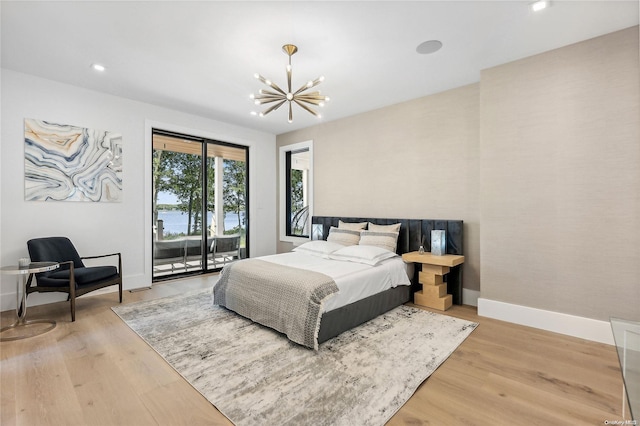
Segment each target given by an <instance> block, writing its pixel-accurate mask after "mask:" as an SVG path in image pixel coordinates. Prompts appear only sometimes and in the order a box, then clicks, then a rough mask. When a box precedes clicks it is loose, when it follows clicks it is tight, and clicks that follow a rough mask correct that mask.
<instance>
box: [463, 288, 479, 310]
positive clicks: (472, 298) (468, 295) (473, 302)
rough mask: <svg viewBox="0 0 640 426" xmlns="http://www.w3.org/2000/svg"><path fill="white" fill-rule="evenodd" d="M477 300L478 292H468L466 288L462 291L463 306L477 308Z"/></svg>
mask: <svg viewBox="0 0 640 426" xmlns="http://www.w3.org/2000/svg"><path fill="white" fill-rule="evenodd" d="M479 298H480V292H479V291H478V290H469V289H467V288H463V289H462V304H463V305H469V306H478V299H479Z"/></svg>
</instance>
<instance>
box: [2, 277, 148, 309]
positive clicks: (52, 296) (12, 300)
mask: <svg viewBox="0 0 640 426" xmlns="http://www.w3.org/2000/svg"><path fill="white" fill-rule="evenodd" d="M122 283H123V285H122V290H123V291H126V290H135V289H138V288H140V289H147V288H150V284H151V281H150V280H149V279H147V277H146V276H145V275H143V274H139V275H125V276H124V277H123V279H122ZM117 291H118V286H117V285H112V286H109V287H105V288H101V289H98V290H95V291H92V292H91V293H87V294H85V295H82V296H80V297H90V296H97V295H100V294H105V293H113V292H117ZM65 300H67V295H66V294H65V293H56V292H51V293H32V294H31V295H29V297H28V298H27V308H28V307H29V306H38V305H46V304H48V303H56V302H62V301H65ZM16 303H17V295H16V290H15V284H14V287H13V291H12V292H9V293H2V294H0V312H4V311H15V310H16ZM27 312H28V310H27ZM27 315H28V313H27Z"/></svg>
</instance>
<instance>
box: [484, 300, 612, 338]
mask: <svg viewBox="0 0 640 426" xmlns="http://www.w3.org/2000/svg"><path fill="white" fill-rule="evenodd" d="M478 315H480V316H483V317H488V318H494V319H498V320H502V321H508V322H511V323H514V324H520V325H526V326H528V327H534V328H539V329H542V330H547V331H552V332H554V333H560V334H566V335H569V336H573V337H579V338H581V339H587V340H591V341H594V342H600V343H606V344H608V345H614V344H615V342H614V340H613V332H612V331H611V325H610V324H609V322H607V321H600V320H594V319H591V318H585V317H579V316H575V315H569V314H563V313H560V312H553V311H546V310H543V309H537V308H530V307H528V306H522V305H515V304H512V303H505V302H499V301H497V300H491V299H485V298H482V297H481V298H479V299H478Z"/></svg>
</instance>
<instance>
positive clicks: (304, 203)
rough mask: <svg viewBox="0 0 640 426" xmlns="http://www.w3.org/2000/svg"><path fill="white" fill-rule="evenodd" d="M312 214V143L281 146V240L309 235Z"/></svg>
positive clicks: (290, 240) (307, 237) (301, 239)
mask: <svg viewBox="0 0 640 426" xmlns="http://www.w3.org/2000/svg"><path fill="white" fill-rule="evenodd" d="M312 214H313V143H312V141H306V142H300V143H297V144H293V145H286V146H282V147H280V240H281V241H288V242H293V243H295V242H303V241H306V240H308V239H309V235H310V229H311V216H312Z"/></svg>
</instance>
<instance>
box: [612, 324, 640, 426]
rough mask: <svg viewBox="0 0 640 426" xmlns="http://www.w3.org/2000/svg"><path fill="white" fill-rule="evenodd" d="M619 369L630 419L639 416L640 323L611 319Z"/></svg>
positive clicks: (636, 418) (635, 418)
mask: <svg viewBox="0 0 640 426" xmlns="http://www.w3.org/2000/svg"><path fill="white" fill-rule="evenodd" d="M611 329H612V330H613V338H614V340H615V343H616V349H617V351H618V359H619V360H620V369H621V370H622V377H623V379H624V385H625V389H626V393H627V399H628V402H629V409H630V410H631V413H630V414H631V419H634V420H638V416H640V322H637V321H629V320H624V319H620V318H611Z"/></svg>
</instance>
